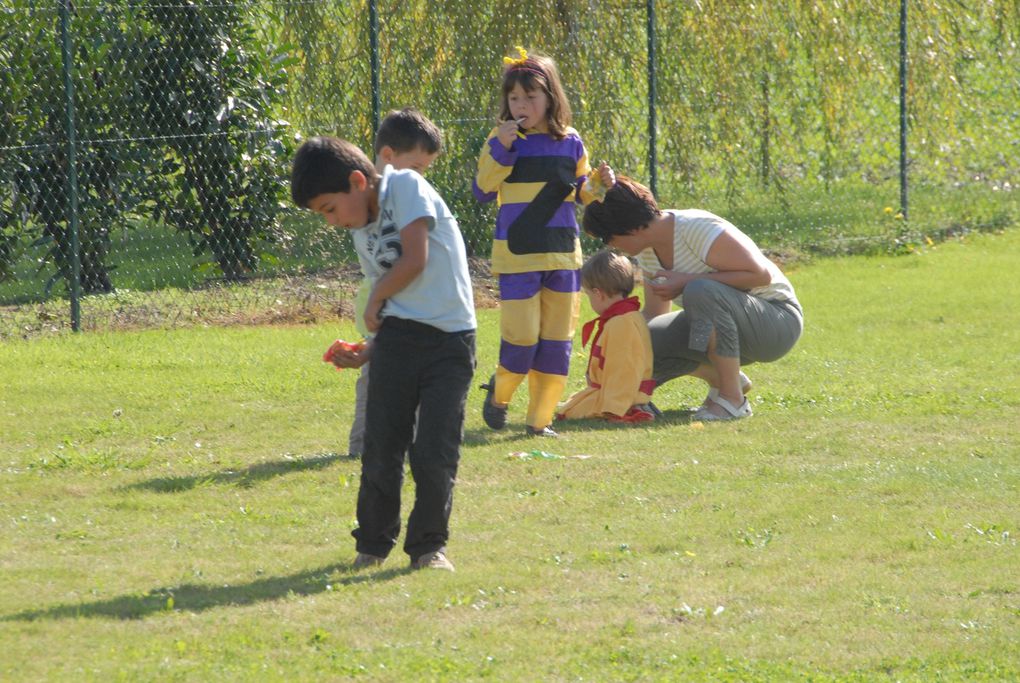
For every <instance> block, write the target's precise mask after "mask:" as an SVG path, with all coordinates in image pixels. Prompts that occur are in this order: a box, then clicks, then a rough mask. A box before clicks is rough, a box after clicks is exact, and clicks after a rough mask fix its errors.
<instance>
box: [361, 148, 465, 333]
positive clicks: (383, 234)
mask: <svg viewBox="0 0 1020 683" xmlns="http://www.w3.org/2000/svg"><path fill="white" fill-rule="evenodd" d="M419 218H424V219H425V220H426V222H427V223H428V260H427V261H426V263H425V269H424V270H423V271H422V272H421V274H420V275H418V277H416V278H415V279H414V280H413V281H412V282H411V283H410V284H408V285H407V287H405V288H404V289H402V290H401V291H399V292H397V293H396V294H394V295H393V296H392V297H390V298H389V299H388V300H387V301H386V304H385V306H383V310H382V315H383V317H388V316H393V317H395V318H404V319H405V320H416V321H418V322H420V323H425V324H426V325H431V326H432V327H436V328H438V329H440V330H443V331H444V332H463V331H465V330H473V329H475V328H476V327H477V323H476V321H475V306H474V297H473V294H472V289H471V277H470V275H469V274H468V268H467V252H466V250H465V248H464V238H463V237H462V236H461V234H460V228H459V227H458V226H457V219H456V218H454V216H453V214H452V213H451V212H450V209H449V208H447V206H446V202H444V201H443V198H442V197H440V196H439V193H438V192H436V191H435V189H433V187H432V186H431V185H429V183H428V182H427V181H426V180H425V179H424V178H422V177H421V176H420V175H419V174H418V173H417V172H415V171H413V170H410V169H406V170H401V171H395V170H394V169H393V167H392V166H387V167H386V168H384V169H383V172H382V178H381V179H380V180H379V216H378V218H377V219H376V221H375V222H373V223H370V224H368V225H366V226H365V227H364V228H360V229H357V230H353V231H352V237H353V238H354V249H355V251H356V252H357V254H358V261H359V263H360V264H361V271H362V273H363V274H364V275H365V278H366V279H367V280H369V281H370V282H371V283H372V284H373V285H374V284H375V282H376V281H377V280H378V279H379V278H380V277H382V276H383V275H384V274H385V273H386V272H387V271H388V270H389V269H390V268H392V267H393V263H394V262H395V261H396V260H397V259H398V258H400V256H401V254H402V253H403V250H402V247H401V244H400V231H401V230H403V229H404V228H405V227H407V226H408V225H410V224H411V223H413V222H414V221H416V220H418V219H419ZM362 313H363V311H362ZM359 315H360V313H359Z"/></svg>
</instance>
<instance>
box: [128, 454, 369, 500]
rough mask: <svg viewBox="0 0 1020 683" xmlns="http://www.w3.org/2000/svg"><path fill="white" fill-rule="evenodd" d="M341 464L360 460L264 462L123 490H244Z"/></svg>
mask: <svg viewBox="0 0 1020 683" xmlns="http://www.w3.org/2000/svg"><path fill="white" fill-rule="evenodd" d="M341 460H351V461H357V460H358V458H357V457H352V456H349V455H338V454H336V453H324V454H322V455H316V456H312V457H310V458H294V459H286V460H272V461H270V462H260V463H257V464H255V465H251V466H249V467H245V468H243V469H238V470H234V469H227V470H221V471H219V472H214V473H212V474H195V475H190V476H184V477H158V478H156V479H148V480H146V481H140V482H137V483H134V484H129V485H127V486H124V487H121V488H122V489H123V490H128V491H130V490H145V491H155V492H156V493H180V492H181V491H188V490H190V489H193V488H195V487H196V486H203V485H206V484H233V485H234V486H239V487H241V488H251V487H252V486H254V485H255V484H257V483H258V482H261V481H265V480H267V479H272V478H273V477H280V476H283V475H285V474H293V473H295V472H305V471H308V470H321V469H325V468H326V467H329V466H330V465H332V464H333V463H335V462H338V461H341Z"/></svg>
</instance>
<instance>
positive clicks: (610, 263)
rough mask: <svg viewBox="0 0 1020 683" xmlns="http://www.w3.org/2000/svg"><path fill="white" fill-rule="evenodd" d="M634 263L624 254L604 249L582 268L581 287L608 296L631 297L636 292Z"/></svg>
mask: <svg viewBox="0 0 1020 683" xmlns="http://www.w3.org/2000/svg"><path fill="white" fill-rule="evenodd" d="M635 272H636V268H635V267H634V262H633V261H631V260H630V259H629V258H627V257H626V256H624V255H623V254H620V253H617V252H615V251H609V250H608V249H603V250H602V251H600V252H598V253H596V254H595V255H594V256H592V257H591V258H589V259H588V260H587V261H585V262H584V265H583V266H581V285H583V286H584V287H585V288H586V289H597V290H599V291H601V292H602V293H603V294H605V295H607V296H614V295H616V294H622V295H623V296H630V293H631V292H633V291H634V274H635Z"/></svg>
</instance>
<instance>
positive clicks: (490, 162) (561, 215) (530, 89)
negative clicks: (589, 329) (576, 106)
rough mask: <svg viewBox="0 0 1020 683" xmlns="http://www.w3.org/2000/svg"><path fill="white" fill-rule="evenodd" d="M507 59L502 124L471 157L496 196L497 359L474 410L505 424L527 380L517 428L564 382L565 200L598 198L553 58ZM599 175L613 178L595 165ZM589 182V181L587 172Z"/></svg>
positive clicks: (548, 432) (533, 419) (575, 275)
mask: <svg viewBox="0 0 1020 683" xmlns="http://www.w3.org/2000/svg"><path fill="white" fill-rule="evenodd" d="M517 49H518V52H519V56H518V57H516V58H510V57H506V58H504V62H505V63H506V68H505V70H504V72H503V88H502V104H501V112H500V120H501V123H500V124H499V125H498V126H496V127H495V128H494V129H493V130H492V132H490V133H489V137H488V139H487V140H486V141H485V144H484V145H483V147H482V152H481V156H480V158H479V160H478V175H477V176H476V178H475V181H474V186H473V190H474V194H475V197H476V198H478V200H479V201H482V202H490V201H493V200H496V201H497V202H498V204H499V211H498V213H497V217H496V234H495V239H494V240H493V245H492V271H493V273H495V274H498V276H499V292H500V293H499V296H500V301H501V307H500V308H501V311H500V333H501V337H502V341H501V344H500V350H499V366H498V367H497V369H496V373H495V374H494V375H493V377H492V378H491V379H490V381H489V383H488V384H486V385H483V388H484V389H486V395H485V404H484V406H483V411H482V414H483V416H484V418H485V422H486V424H488V425H489V427H491V428H493V429H503V428H504V427H505V426H506V413H507V407H508V405H509V403H510V400H511V398H512V397H513V395H514V392H515V391H516V389H517V387H518V386H519V385H520V384H521V382H522V381H524V379H525V378H527V380H528V394H529V400H528V412H527V419H526V430H527V432H528V433H529V434H531V435H536V436H556V433H555V432H554V431H553V430H552V429H551V428H550V426H549V425H550V424H551V422H552V419H553V413H554V412H555V410H556V404H557V403H558V402H559V400H560V397H561V396H562V395H563V390H564V388H565V387H566V382H567V372H568V370H569V368H570V351H571V341H572V339H573V336H574V327H575V326H576V324H577V317H578V311H579V304H580V297H579V291H580V267H581V243H580V240H579V239H578V235H579V231H578V227H577V219H576V216H575V214H574V207H575V205H576V204H577V203H581V204H584V205H587V204H589V203H590V202H592V201H594V200H595V199H596V198H597V194H596V191H595V190H594V189H593V188H592V183H587V184H586V181H587V180H588V175H589V174H590V173H591V167H590V166H589V164H588V154H587V152H586V151H585V148H584V143H583V142H581V138H580V136H579V135H578V134H577V131H576V130H574V129H573V128H571V127H570V122H571V113H570V104H569V103H568V102H567V98H566V95H565V94H564V92H563V86H562V84H561V82H560V76H559V73H558V72H557V70H556V65H555V63H554V62H553V61H552V60H551V59H550V58H548V57H545V56H543V55H528V53H527V52H525V51H524V50H523V49H522V48H517ZM597 176H598V182H599V183H601V184H602V186H604V187H610V186H612V184H613V182H614V177H613V171H612V169H610V168H609V166H607V165H606V164H602V165H601V166H600V167H599V169H598V172H597ZM593 180H594V179H593Z"/></svg>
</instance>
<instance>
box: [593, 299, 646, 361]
mask: <svg viewBox="0 0 1020 683" xmlns="http://www.w3.org/2000/svg"><path fill="white" fill-rule="evenodd" d="M638 310H641V301H640V300H639V299H638V298H637V297H636V296H632V297H629V298H627V299H623V300H621V301H617V302H616V303H615V304H613V305H612V306H610V307H609V308H607V309H606V310H605V311H603V312H602V315H600V316H599V317H597V318H595V319H594V320H589V321H588V322H586V323H585V324H584V327H582V328H581V348H584V347H585V346H587V345H588V338H589V337H591V332H592V330H595V338H594V339H592V341H591V345H592V347H593V348H594V346H595V344H597V343H598V340H599V337H601V336H602V328H603V327H605V325H606V321H607V320H609V319H610V318H615V317H616V316H618V315H624V314H625V313H630V312H631V311H638ZM596 325H598V329H596V327H595V326H596Z"/></svg>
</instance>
